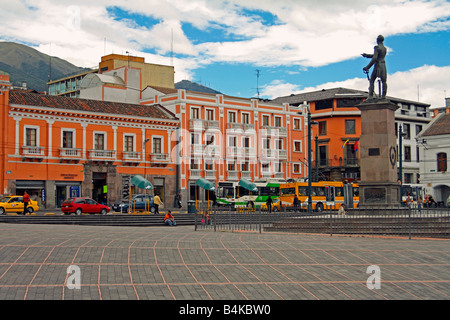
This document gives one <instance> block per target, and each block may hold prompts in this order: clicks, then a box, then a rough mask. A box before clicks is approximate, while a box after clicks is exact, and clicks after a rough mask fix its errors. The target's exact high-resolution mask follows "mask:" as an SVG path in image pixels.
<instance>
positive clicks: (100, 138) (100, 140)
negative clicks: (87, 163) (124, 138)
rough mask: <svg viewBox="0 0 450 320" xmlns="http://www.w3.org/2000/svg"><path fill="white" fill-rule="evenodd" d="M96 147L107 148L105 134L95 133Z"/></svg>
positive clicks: (97, 148)
mask: <svg viewBox="0 0 450 320" xmlns="http://www.w3.org/2000/svg"><path fill="white" fill-rule="evenodd" d="M94 149H95V150H105V134H104V133H94Z"/></svg>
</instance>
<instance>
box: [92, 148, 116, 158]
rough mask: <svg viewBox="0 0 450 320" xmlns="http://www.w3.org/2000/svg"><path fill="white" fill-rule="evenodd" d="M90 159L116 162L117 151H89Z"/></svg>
mask: <svg viewBox="0 0 450 320" xmlns="http://www.w3.org/2000/svg"><path fill="white" fill-rule="evenodd" d="M88 152H89V158H90V159H96V160H97V159H107V160H114V159H115V157H116V151H115V150H89V151H88Z"/></svg>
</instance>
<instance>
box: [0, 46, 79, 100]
mask: <svg viewBox="0 0 450 320" xmlns="http://www.w3.org/2000/svg"><path fill="white" fill-rule="evenodd" d="M0 70H1V71H5V72H7V73H8V74H9V76H10V81H11V83H12V84H13V85H14V86H21V85H22V82H23V81H26V82H27V87H28V88H29V89H34V90H36V91H47V90H48V87H47V82H48V75H49V71H50V56H49V55H46V54H44V53H42V52H39V51H37V50H36V49H33V48H31V47H28V46H26V45H22V44H18V43H14V42H0ZM83 70H86V69H85V68H80V67H77V66H75V65H73V64H71V63H70V62H67V61H65V60H63V59H60V58H57V57H51V79H53V80H55V79H59V78H62V77H63V76H64V75H67V74H72V73H78V72H82V71H83Z"/></svg>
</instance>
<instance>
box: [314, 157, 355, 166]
mask: <svg viewBox="0 0 450 320" xmlns="http://www.w3.org/2000/svg"><path fill="white" fill-rule="evenodd" d="M315 166H316V162H315V161H312V167H313V168H314V167H315ZM335 167H359V159H358V158H348V159H342V158H339V159H337V158H332V159H319V168H335Z"/></svg>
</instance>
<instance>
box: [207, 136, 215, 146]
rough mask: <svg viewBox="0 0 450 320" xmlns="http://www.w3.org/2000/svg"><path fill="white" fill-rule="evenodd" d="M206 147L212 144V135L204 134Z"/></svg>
mask: <svg viewBox="0 0 450 320" xmlns="http://www.w3.org/2000/svg"><path fill="white" fill-rule="evenodd" d="M205 140H206V145H210V144H214V135H213V134H206V135H205Z"/></svg>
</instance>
